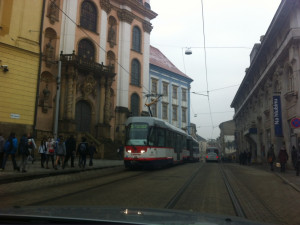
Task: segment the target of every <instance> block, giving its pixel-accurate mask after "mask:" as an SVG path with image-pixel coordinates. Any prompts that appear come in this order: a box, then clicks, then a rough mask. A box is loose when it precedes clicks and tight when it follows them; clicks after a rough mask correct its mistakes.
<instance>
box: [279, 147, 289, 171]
mask: <svg viewBox="0 0 300 225" xmlns="http://www.w3.org/2000/svg"><path fill="white" fill-rule="evenodd" d="M278 159H279V162H280V172H285V165H286V162H287V161H288V159H289V156H288V154H287V151H286V148H285V143H282V146H281V149H280V151H279V154H278Z"/></svg>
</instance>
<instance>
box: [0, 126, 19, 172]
mask: <svg viewBox="0 0 300 225" xmlns="http://www.w3.org/2000/svg"><path fill="white" fill-rule="evenodd" d="M17 150H18V139H17V138H16V134H15V133H14V132H12V133H11V134H10V136H9V138H8V140H7V141H6V142H5V144H4V156H3V161H2V168H1V170H2V171H3V170H4V169H5V165H6V161H7V158H8V156H10V157H11V161H12V163H13V166H14V170H19V167H18V166H17V163H16V158H15V155H16V153H17Z"/></svg>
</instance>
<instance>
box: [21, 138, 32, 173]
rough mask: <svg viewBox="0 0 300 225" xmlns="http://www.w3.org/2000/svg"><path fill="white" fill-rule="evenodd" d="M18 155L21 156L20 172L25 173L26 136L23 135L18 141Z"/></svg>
mask: <svg viewBox="0 0 300 225" xmlns="http://www.w3.org/2000/svg"><path fill="white" fill-rule="evenodd" d="M19 154H20V155H21V162H20V166H19V168H20V172H23V173H25V172H27V170H26V165H27V158H28V156H29V154H30V153H29V150H28V139H27V135H26V134H23V136H22V137H21V139H20V144H19Z"/></svg>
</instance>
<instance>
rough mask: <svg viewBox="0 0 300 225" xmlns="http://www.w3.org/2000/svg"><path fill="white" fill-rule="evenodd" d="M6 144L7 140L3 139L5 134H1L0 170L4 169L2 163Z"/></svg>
mask: <svg viewBox="0 0 300 225" xmlns="http://www.w3.org/2000/svg"><path fill="white" fill-rule="evenodd" d="M4 144H5V139H4V137H3V134H2V133H1V132H0V168H2V161H3V156H4Z"/></svg>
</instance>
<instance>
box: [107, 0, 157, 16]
mask: <svg viewBox="0 0 300 225" xmlns="http://www.w3.org/2000/svg"><path fill="white" fill-rule="evenodd" d="M111 1H113V2H115V3H117V4H119V5H124V6H128V7H130V8H131V9H132V10H133V11H136V12H138V13H140V14H142V15H143V16H145V17H147V18H149V19H150V20H152V19H154V18H155V17H156V16H157V13H155V12H153V11H152V10H151V9H148V8H146V7H145V6H144V5H143V4H141V3H140V2H139V1H138V0H111Z"/></svg>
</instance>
